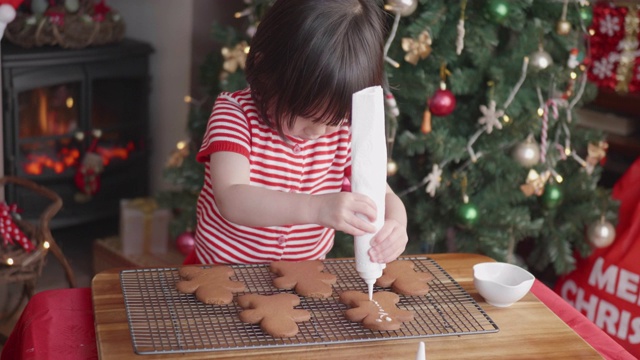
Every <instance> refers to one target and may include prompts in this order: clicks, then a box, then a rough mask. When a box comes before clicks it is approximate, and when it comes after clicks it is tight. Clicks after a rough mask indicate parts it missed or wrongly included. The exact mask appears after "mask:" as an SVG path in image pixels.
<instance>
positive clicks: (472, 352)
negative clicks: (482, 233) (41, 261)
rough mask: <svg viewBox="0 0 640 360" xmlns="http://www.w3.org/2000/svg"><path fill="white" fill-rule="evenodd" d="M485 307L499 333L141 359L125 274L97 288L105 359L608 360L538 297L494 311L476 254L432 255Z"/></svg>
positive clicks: (101, 278) (108, 276)
mask: <svg viewBox="0 0 640 360" xmlns="http://www.w3.org/2000/svg"><path fill="white" fill-rule="evenodd" d="M428 256H429V257H431V258H432V259H434V260H435V261H436V262H438V264H440V265H441V266H442V267H443V268H444V269H445V270H446V271H447V272H448V273H449V274H450V275H451V276H452V277H453V278H454V279H455V280H456V281H457V282H458V283H459V284H460V285H461V286H462V287H463V288H464V289H465V290H466V291H467V292H469V294H471V296H472V297H473V298H474V299H475V300H476V301H477V302H478V303H479V304H480V306H481V307H482V308H483V309H484V310H485V311H486V312H487V314H488V315H489V316H490V317H491V318H492V319H493V320H494V321H495V323H496V324H497V325H498V327H499V328H500V331H499V332H497V333H489V334H477V335H464V336H443V337H430V338H425V339H401V340H384V341H375V342H363V343H347V344H332V345H312V346H295V347H284V348H276V349H274V348H271V349H258V350H233V351H215V352H204V353H202V352H201V353H186V354H168V355H136V354H135V353H134V352H133V346H132V343H131V337H130V335H129V327H128V323H127V316H126V312H125V305H124V298H123V295H122V289H121V287H120V277H119V271H118V270H117V269H112V270H107V271H105V272H102V273H100V274H98V275H96V276H95V277H94V279H93V283H92V292H93V295H92V296H93V306H94V311H95V324H96V341H97V345H98V355H99V357H100V358H101V359H119V360H120V359H143V360H147V359H149V360H151V359H175V358H177V357H178V358H181V359H267V360H268V359H282V358H291V359H344V358H363V357H366V358H367V359H411V360H413V359H415V356H416V351H417V349H418V344H419V342H420V341H421V340H422V341H425V345H426V351H427V359H429V360H433V359H476V360H477V359H514V358H527V359H534V358H535V359H551V358H553V359H601V358H602V357H601V356H600V355H599V354H598V353H597V352H596V351H595V350H594V349H593V348H592V347H591V346H590V345H589V344H588V343H586V342H585V341H584V340H583V339H582V338H581V337H580V336H578V335H577V334H576V333H575V332H574V331H573V330H572V329H571V328H569V327H568V326H567V325H566V324H565V323H564V322H563V321H562V320H561V319H560V318H558V317H557V316H556V315H555V314H554V313H553V312H552V311H551V310H549V309H548V308H547V307H546V306H545V305H544V303H542V302H541V301H540V300H538V298H536V297H535V296H534V295H533V294H531V293H529V294H527V295H526V296H525V297H524V298H523V299H522V300H520V301H519V302H517V303H515V304H514V305H512V306H511V307H508V308H497V307H493V306H491V305H489V304H487V303H486V302H484V300H483V299H482V297H481V296H480V295H479V294H478V293H477V291H476V290H475V288H474V286H473V270H472V267H473V265H474V264H477V263H480V262H484V261H492V260H491V259H490V258H488V257H485V256H481V255H475V254H429V255H428Z"/></svg>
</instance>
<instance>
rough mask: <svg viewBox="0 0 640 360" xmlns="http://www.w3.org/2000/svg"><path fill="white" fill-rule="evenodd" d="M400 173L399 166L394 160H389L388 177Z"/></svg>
mask: <svg viewBox="0 0 640 360" xmlns="http://www.w3.org/2000/svg"><path fill="white" fill-rule="evenodd" d="M397 172H398V164H396V162H395V161H393V160H392V159H388V160H387V176H393V175H395V174H396V173H397Z"/></svg>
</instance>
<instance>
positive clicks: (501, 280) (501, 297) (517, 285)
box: [473, 262, 535, 307]
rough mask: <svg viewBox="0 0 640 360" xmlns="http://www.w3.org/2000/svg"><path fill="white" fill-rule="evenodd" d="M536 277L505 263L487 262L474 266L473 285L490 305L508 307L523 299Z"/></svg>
mask: <svg viewBox="0 0 640 360" xmlns="http://www.w3.org/2000/svg"><path fill="white" fill-rule="evenodd" d="M534 280H535V277H534V276H533V275H531V273H530V272H528V271H527V270H525V269H523V268H521V267H519V266H516V265H513V264H508V263H503V262H485V263H480V264H476V265H474V266H473V285H475V287H476V289H477V290H478V292H479V293H480V295H482V297H483V298H484V300H485V301H486V302H487V303H489V304H490V305H493V306H497V307H507V306H511V305H513V303H515V302H516V301H518V300H520V299H522V297H524V296H525V295H526V294H527V292H529V290H530V289H531V286H533V281H534Z"/></svg>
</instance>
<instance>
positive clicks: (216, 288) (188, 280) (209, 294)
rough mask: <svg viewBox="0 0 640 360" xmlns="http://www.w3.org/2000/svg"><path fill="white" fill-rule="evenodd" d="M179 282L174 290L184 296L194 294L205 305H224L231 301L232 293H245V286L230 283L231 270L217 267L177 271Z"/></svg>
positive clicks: (189, 268)
mask: <svg viewBox="0 0 640 360" xmlns="http://www.w3.org/2000/svg"><path fill="white" fill-rule="evenodd" d="M178 273H179V274H180V277H181V278H182V280H181V281H178V283H177V284H176V288H177V289H178V291H180V292H181V293H184V294H194V293H195V295H196V299H198V300H200V301H202V302H203V303H205V304H215V305H226V304H229V303H231V301H232V300H233V293H237V292H241V291H245V286H244V284H243V283H241V282H239V281H231V280H229V277H231V276H233V274H234V271H233V269H232V268H230V267H228V266H225V265H217V266H214V267H210V268H201V267H196V266H187V267H183V268H180V270H178Z"/></svg>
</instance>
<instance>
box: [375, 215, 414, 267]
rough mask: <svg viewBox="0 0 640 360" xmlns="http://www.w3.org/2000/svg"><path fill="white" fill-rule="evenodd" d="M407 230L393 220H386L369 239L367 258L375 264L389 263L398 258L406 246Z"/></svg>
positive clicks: (407, 239)
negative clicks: (369, 246)
mask: <svg viewBox="0 0 640 360" xmlns="http://www.w3.org/2000/svg"><path fill="white" fill-rule="evenodd" d="M408 241H409V236H408V235H407V228H406V226H403V225H402V224H400V223H399V222H398V221H396V220H394V219H387V220H385V222H384V225H383V226H382V228H381V229H380V231H378V233H377V234H376V236H374V237H373V239H371V249H370V250H369V256H370V257H371V261H373V262H377V263H384V264H386V263H390V262H392V261H394V260H396V259H397V258H398V256H400V255H401V254H402V253H403V252H404V249H405V248H406V246H407V242H408Z"/></svg>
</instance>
